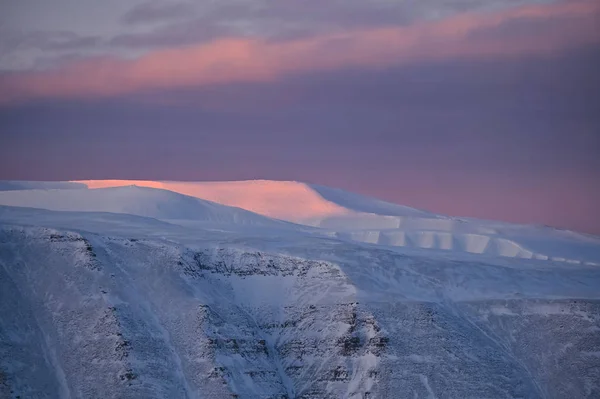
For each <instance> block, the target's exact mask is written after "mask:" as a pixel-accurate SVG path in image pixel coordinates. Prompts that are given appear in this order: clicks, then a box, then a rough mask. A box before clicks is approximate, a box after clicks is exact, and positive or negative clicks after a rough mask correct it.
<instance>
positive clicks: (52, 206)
mask: <svg viewBox="0 0 600 399" xmlns="http://www.w3.org/2000/svg"><path fill="white" fill-rule="evenodd" d="M0 204H1V205H9V206H20V207H30V208H42V209H48V210H55V211H79V212H85V211H89V212H111V213H125V214H131V215H137V216H144V217H152V218H156V219H175V220H187V221H202V222H212V223H224V224H240V225H262V226H274V227H281V226H283V225H284V223H282V222H279V221H276V220H273V219H269V218H266V217H263V216H260V215H257V214H253V213H252V212H248V211H246V210H243V209H239V208H233V207H228V206H223V205H220V204H216V203H213V202H210V201H206V200H202V199H198V198H194V197H189V196H186V195H182V194H178V193H175V192H172V191H167V190H161V189H155V188H147V187H137V186H123V187H113V188H104V189H94V190H88V189H80V190H78V189H70V190H12V191H0Z"/></svg>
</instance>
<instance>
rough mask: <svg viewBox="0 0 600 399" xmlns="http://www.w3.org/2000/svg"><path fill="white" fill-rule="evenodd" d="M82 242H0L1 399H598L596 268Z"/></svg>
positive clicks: (50, 233) (35, 231) (350, 249)
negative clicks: (402, 396)
mask: <svg viewBox="0 0 600 399" xmlns="http://www.w3.org/2000/svg"><path fill="white" fill-rule="evenodd" d="M22 212H27V210H22ZM35 212H36V213H39V212H41V213H44V212H47V211H35ZM38 216H39V215H38ZM79 217H81V218H82V219H81V220H85V215H84V214H79ZM111 218H116V219H119V218H124V220H126V221H127V222H126V223H123V225H128V224H129V223H130V222H132V220H131V219H130V218H131V217H130V216H128V215H118V214H113V215H111ZM1 220H2V219H1V215H0V221H1ZM46 220H50V219H49V218H47V219H46ZM57 220H60V218H57ZM165 228H166V227H165ZM175 228H177V229H184V228H183V227H181V226H175ZM89 229H90V230H92V231H89V232H70V231H64V230H57V229H51V228H40V227H21V226H10V225H6V224H5V225H4V226H2V228H0V373H1V374H2V375H3V382H2V384H0V386H2V389H4V390H5V391H7V392H8V393H9V395H10V396H9V397H11V396H12V397H16V396H17V395H19V396H21V397H69V396H70V397H73V398H85V397H112V398H117V397H127V398H166V397H181V398H216V397H218V398H228V397H230V398H280V399H281V398H288V399H291V398H314V399H316V398H339V397H348V398H365V397H368V398H371V399H373V398H392V397H397V394H398V392H402V393H404V394H405V396H407V397H473V396H476V397H489V398H501V397H527V398H542V397H544V398H562V397H573V398H584V397H590V398H591V397H595V396H597V395H598V393H600V387H599V386H598V385H599V384H598V381H600V368H599V367H598V366H597V355H596V354H597V353H598V352H599V351H600V340H599V339H598V333H597V332H598V331H600V301H599V298H600V293H599V292H598V290H597V287H598V286H600V269H598V268H597V267H590V266H582V265H573V266H570V267H564V266H562V265H560V264H554V263H550V262H547V263H544V264H543V265H540V264H535V263H527V262H528V261H526V260H525V261H522V262H521V263H519V264H516V263H514V262H515V261H514V260H508V259H507V260H505V261H504V262H505V263H503V264H501V265H500V264H499V265H495V264H492V263H484V262H481V261H475V260H471V261H465V260H463V261H460V262H457V261H452V260H448V259H445V258H444V257H440V256H439V255H438V254H435V253H432V255H434V256H433V257H431V258H430V257H425V256H422V255H414V256H413V255H408V256H407V255H406V254H402V253H398V252H394V251H389V250H384V249H380V248H377V247H365V246H357V245H356V244H352V243H346V242H340V241H332V240H325V239H315V238H314V237H306V238H305V239H294V240H288V239H287V238H285V237H283V238H281V241H282V242H281V243H279V244H277V245H273V244H271V243H269V242H268V241H260V242H259V244H260V246H263V247H265V248H266V249H262V248H261V249H253V246H254V245H255V240H254V239H253V238H251V237H246V235H245V233H242V234H238V235H237V236H235V237H230V236H219V235H217V236H212V237H213V238H212V241H211V242H208V243H206V242H203V243H202V244H200V243H199V242H196V243H195V241H194V240H197V238H195V233H193V234H190V235H191V236H190V237H189V238H188V239H189V241H186V243H185V244H179V243H177V242H176V241H177V236H174V235H170V236H168V237H167V238H166V239H159V238H148V237H146V236H145V234H144V233H143V232H141V231H138V230H137V229H136V228H135V227H134V228H132V229H131V230H129V232H127V233H125V232H124V233H123V234H118V235H113V236H106V235H104V233H103V232H104V231H107V227H104V226H103V225H102V223H100V222H98V221H96V222H95V223H94V224H92V225H90V226H89ZM153 229H158V230H160V229H161V227H160V226H158V225H155V226H153ZM135 231H138V232H137V233H135ZM182 231H184V230H182ZM113 232H114V233H116V232H115V231H114V230H113ZM211 235H212V234H211V233H208V236H211ZM240 246H243V247H244V248H241V247H240ZM269 248H270V249H269ZM275 248H278V249H277V250H276V251H277V252H273V251H275ZM529 262H532V261H529ZM540 337H543V339H540ZM32 364H35V365H36V367H30V366H31V365H32ZM0 392H2V391H0Z"/></svg>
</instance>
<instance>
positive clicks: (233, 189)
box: [0, 180, 600, 265]
mask: <svg viewBox="0 0 600 399" xmlns="http://www.w3.org/2000/svg"><path fill="white" fill-rule="evenodd" d="M76 183H78V184H85V185H86V186H88V187H90V188H97V187H112V186H123V185H130V184H133V183H134V184H136V185H139V186H147V187H156V188H162V189H165V190H171V191H173V192H178V193H181V194H185V195H189V196H194V197H197V198H202V199H205V200H209V201H214V202H217V203H220V204H223V205H228V206H234V207H239V208H243V209H246V210H248V211H252V212H255V213H258V214H261V215H263V216H267V217H271V218H278V219H281V220H286V221H289V222H293V223H299V224H304V225H307V226H313V227H319V228H321V229H322V230H323V232H324V233H325V232H327V234H329V235H330V236H334V237H337V238H340V239H345V240H353V241H361V242H365V243H370V244H377V245H384V246H392V247H406V248H414V249H431V250H440V251H455V252H467V253H473V254H484V255H487V256H504V257H516V258H527V259H539V260H548V259H550V260H554V261H559V262H568V263H584V264H592V265H595V264H600V238H597V237H593V236H589V235H584V234H578V233H575V232H571V231H564V230H557V229H552V228H548V227H541V226H525V225H515V224H511V223H504V222H496V221H484V220H477V219H472V218H457V217H449V216H445V215H439V214H435V213H431V212H427V211H423V210H418V209H415V208H410V207H407V206H403V205H398V204H392V203H389V202H385V201H381V200H378V199H374V198H369V197H365V196H362V195H358V194H354V193H350V192H347V191H344V190H340V189H334V188H329V187H324V186H319V185H311V184H305V183H300V182H293V181H269V180H252V181H238V182H155V181H128V180H92V181H80V182H76ZM0 194H2V193H0ZM0 204H6V205H9V204H7V203H6V202H2V199H1V197H0ZM10 205H14V203H11V204H10ZM53 209H54V208H53ZM90 210H92V209H90Z"/></svg>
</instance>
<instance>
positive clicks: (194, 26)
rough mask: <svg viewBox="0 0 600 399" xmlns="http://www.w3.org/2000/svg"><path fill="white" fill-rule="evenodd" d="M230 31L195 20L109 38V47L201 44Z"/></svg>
mask: <svg viewBox="0 0 600 399" xmlns="http://www.w3.org/2000/svg"><path fill="white" fill-rule="evenodd" d="M229 31H230V30H228V29H226V28H225V27H223V26H220V25H219V24H218V23H215V22H214V21H211V20H205V19H195V20H192V21H187V22H184V23H177V24H169V25H166V26H161V27H158V28H154V29H151V30H149V31H146V32H140V33H123V34H120V35H116V36H114V37H113V38H111V39H110V40H109V42H108V44H109V45H111V46H119V47H133V48H140V47H141V48H156V47H176V46H183V45H188V44H194V43H202V42H205V41H209V40H212V39H215V38H218V37H219V36H222V35H226V34H227V33H228V32H229Z"/></svg>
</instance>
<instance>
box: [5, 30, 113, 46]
mask: <svg viewBox="0 0 600 399" xmlns="http://www.w3.org/2000/svg"><path fill="white" fill-rule="evenodd" d="M0 42H1V43H2V48H4V49H5V50H7V51H15V50H24V49H25V50H26V49H39V50H79V49H86V48H90V47H95V46H97V45H99V44H100V43H101V39H100V38H99V37H97V36H89V35H88V36H82V35H79V34H77V33H75V32H70V31H34V32H27V33H19V34H14V33H13V34H10V33H7V32H5V34H4V35H3V39H0Z"/></svg>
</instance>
